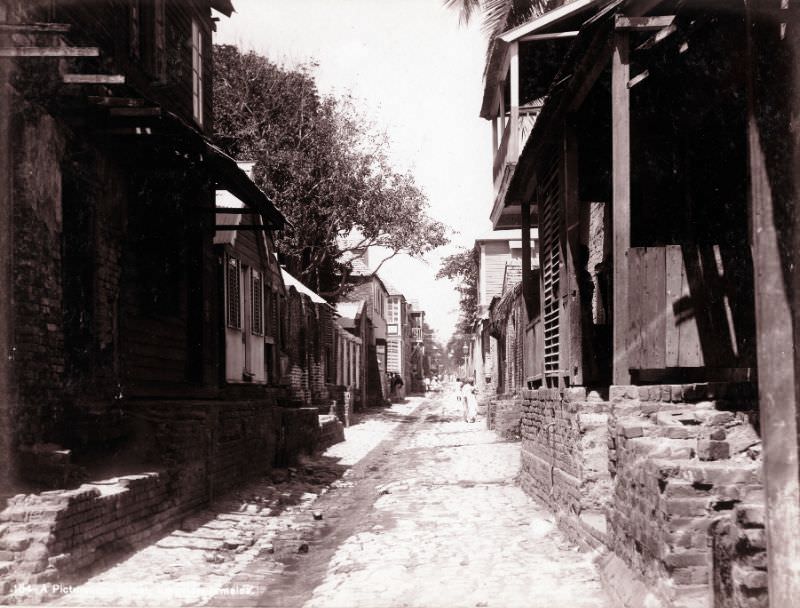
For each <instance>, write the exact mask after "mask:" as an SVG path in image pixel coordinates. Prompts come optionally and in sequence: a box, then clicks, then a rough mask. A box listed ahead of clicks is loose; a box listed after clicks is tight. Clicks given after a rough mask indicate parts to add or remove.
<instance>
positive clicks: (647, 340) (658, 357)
mask: <svg viewBox="0 0 800 608" xmlns="http://www.w3.org/2000/svg"><path fill="white" fill-rule="evenodd" d="M643 261H644V264H643V271H644V278H645V280H646V283H647V285H648V291H649V298H648V299H647V301H646V302H645V306H644V307H643V310H644V314H645V315H646V317H645V321H646V325H645V334H644V336H643V344H644V353H645V367H646V368H647V369H663V368H664V366H665V363H666V353H665V350H666V317H665V316H664V308H665V306H666V304H665V302H666V298H667V289H666V268H665V266H666V261H665V250H664V248H663V247H648V248H647V249H646V250H645V254H644V260H643Z"/></svg>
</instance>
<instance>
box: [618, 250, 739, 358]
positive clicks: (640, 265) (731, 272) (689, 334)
mask: <svg viewBox="0 0 800 608" xmlns="http://www.w3.org/2000/svg"><path fill="white" fill-rule="evenodd" d="M741 257H742V256H741V252H732V251H725V250H724V248H721V247H720V246H719V245H704V246H701V245H683V246H680V245H671V246H666V247H633V248H631V249H630V251H629V256H628V260H629V272H630V280H631V286H633V287H634V289H631V291H630V294H629V300H628V314H629V315H630V324H629V331H628V353H629V366H630V369H634V370H657V369H668V368H693V367H709V368H748V367H754V366H755V361H754V359H753V343H754V340H753V337H752V336H753V323H752V314H753V312H752V311H753V306H752V291H750V290H748V289H747V286H746V285H743V284H742V283H743V280H742V279H741V275H742V274H743V273H740V272H737V269H736V268H733V269H731V268H727V269H726V267H725V265H726V263H727V264H729V263H730V261H731V260H734V261H735V260H740V259H741ZM734 263H735V262H734ZM726 270H727V275H728V276H726ZM748 293H749V294H750V295H749V296H748Z"/></svg>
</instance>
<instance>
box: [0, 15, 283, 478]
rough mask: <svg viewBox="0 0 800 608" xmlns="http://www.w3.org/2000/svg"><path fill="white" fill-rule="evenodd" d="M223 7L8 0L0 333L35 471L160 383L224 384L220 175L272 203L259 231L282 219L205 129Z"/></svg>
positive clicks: (78, 452)
mask: <svg viewBox="0 0 800 608" xmlns="http://www.w3.org/2000/svg"><path fill="white" fill-rule="evenodd" d="M212 9H216V10H217V11H219V12H221V14H223V15H229V14H230V13H231V11H232V6H231V4H230V2H228V1H226V0H191V1H185V2H184V1H181V2H178V1H173V0H163V1H153V2H147V3H139V2H131V3H118V2H112V1H111V0H109V1H107V2H105V1H98V2H92V3H82V2H68V1H64V2H61V1H42V2H12V1H6V2H3V3H2V4H0V66H2V72H3V74H2V75H3V82H4V87H5V88H4V89H3V90H4V93H3V95H2V106H0V124H2V134H3V141H2V144H3V153H2V155H0V163H1V164H2V172H0V174H1V175H2V184H0V187H1V188H2V190H3V192H4V195H3V196H2V203H1V204H0V205H1V206H2V221H0V225H2V230H3V231H4V238H3V239H2V243H3V245H2V246H3V251H2V253H0V258H2V259H3V264H4V268H3V272H4V274H5V276H6V277H7V278H8V279H9V281H8V284H9V286H10V288H9V289H8V290H6V291H4V294H3V297H2V298H1V299H2V300H3V305H2V309H1V310H0V312H2V317H3V318H2V327H3V328H4V329H3V331H2V332H0V333H2V339H3V347H4V348H6V347H7V350H8V352H9V353H13V356H12V358H11V359H12V360H9V361H8V362H4V366H3V369H2V370H1V371H2V374H0V375H2V377H3V386H4V387H5V389H4V390H5V391H6V392H7V395H6V396H7V397H8V400H6V399H3V402H4V404H11V405H10V406H8V405H6V406H4V407H6V408H7V409H6V410H5V412H4V414H5V417H6V419H7V420H8V425H7V426H6V425H4V428H5V429H6V430H7V432H8V433H10V436H11V437H13V440H12V441H11V442H10V443H13V446H10V447H9V450H10V452H11V453H13V454H14V455H15V458H14V460H15V462H16V463H17V465H18V466H17V472H18V473H19V474H21V475H23V476H26V477H27V478H28V479H29V480H31V481H37V482H41V483H44V484H56V485H61V484H64V483H66V478H65V477H64V475H66V476H67V477H69V474H68V473H64V470H63V469H64V467H61V466H60V465H59V466H57V467H50V466H49V465H47V464H46V463H43V462H41V458H39V456H37V455H38V454H41V453H42V450H43V449H44V448H42V447H41V446H43V445H49V446H51V448H50V449H52V447H53V446H55V447H59V446H63V447H66V448H69V449H72V450H73V452H72V457H73V460H74V461H75V462H77V463H78V464H86V465H91V463H93V462H97V454H98V453H117V452H119V450H121V449H122V446H123V445H125V444H126V442H127V441H128V439H130V437H131V436H132V433H133V427H134V426H135V424H136V423H135V420H136V419H137V417H138V416H140V414H141V415H144V412H145V410H149V408H150V407H152V404H154V403H156V402H157V401H158V400H163V399H180V400H183V401H184V402H186V401H187V400H192V399H201V400H213V399H219V398H221V397H223V396H224V394H223V389H224V388H225V387H224V384H225V383H224V382H221V380H223V379H224V377H225V376H224V372H223V370H224V355H223V350H222V349H221V348H220V339H219V337H220V328H221V327H223V319H224V318H225V316H224V309H223V307H222V304H223V300H224V298H223V292H222V283H221V281H220V276H219V266H218V264H217V257H216V252H215V250H214V243H213V238H214V234H215V220H214V218H215V215H216V213H215V211H216V210H215V203H214V199H215V191H216V190H217V189H224V190H227V191H228V192H230V193H232V195H233V196H235V197H236V198H237V199H238V200H240V201H242V202H243V204H244V205H246V207H247V210H248V212H249V213H250V214H251V216H250V217H258V218H260V219H259V220H258V221H257V222H254V223H257V224H258V228H257V230H259V231H260V232H258V233H257V234H258V235H260V236H263V235H264V232H263V230H264V229H270V230H272V229H280V228H281V227H282V226H283V222H284V220H283V217H282V216H281V214H280V213H279V212H278V211H277V210H276V209H275V208H274V206H273V205H272V204H271V202H270V201H269V200H268V199H267V198H266V196H265V195H264V194H263V193H262V192H261V191H260V190H259V189H258V188H257V187H256V186H255V185H254V184H253V182H252V181H251V180H250V179H249V177H248V176H247V174H246V173H245V172H244V171H242V170H241V169H240V168H239V167H238V166H237V164H236V162H235V161H234V160H233V159H231V158H230V157H228V156H227V155H226V154H225V153H224V152H222V151H221V150H219V149H218V148H216V147H215V146H214V145H212V144H211V143H210V142H209V140H208V139H207V134H209V133H210V132H211V127H212V123H213V116H212V104H211V91H212V78H213V66H212V61H211V35H212V32H213V30H214V24H215V21H214V19H215V18H216V17H213V16H212ZM243 228H245V226H243V225H238V226H237V229H238V230H237V232H240V231H241V229H243ZM249 238H250V236H247V237H243V239H249ZM262 253H264V254H266V250H264V251H263V252H262ZM263 259H264V260H265V261H266V262H269V259H268V256H267V257H264V258H263ZM265 268H266V267H265ZM265 278H266V277H265ZM272 285H276V284H275V283H272ZM244 314H245V315H246V314H247V312H246V311H245V312H244ZM265 328H266V326H265ZM265 342H266V340H265ZM259 352H260V351H259V349H257V348H254V349H253V350H252V351H251V354H252V356H257V355H258V353H259ZM266 352H268V351H267V350H266V349H265V350H264V351H263V352H262V353H261V354H262V355H263V354H264V353H266ZM4 360H5V358H4ZM253 366H255V367H258V368H262V369H263V368H264V366H263V365H258V364H257V363H255V362H253ZM254 377H256V376H254ZM145 400H146V401H145ZM168 411H175V410H170V408H162V409H161V412H162V413H163V412H168ZM37 446H38V447H37ZM45 451H47V450H45ZM231 478H232V479H233V478H235V477H231Z"/></svg>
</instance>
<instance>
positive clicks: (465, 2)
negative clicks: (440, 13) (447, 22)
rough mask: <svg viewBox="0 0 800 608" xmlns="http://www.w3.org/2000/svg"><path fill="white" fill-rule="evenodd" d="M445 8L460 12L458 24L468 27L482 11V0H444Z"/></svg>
mask: <svg viewBox="0 0 800 608" xmlns="http://www.w3.org/2000/svg"><path fill="white" fill-rule="evenodd" d="M444 6H445V8H448V9H451V10H455V11H458V22H459V24H461V25H467V24H468V23H469V22H470V19H472V17H473V15H475V13H477V12H478V11H480V10H481V0H444Z"/></svg>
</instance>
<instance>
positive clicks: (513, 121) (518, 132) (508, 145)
mask: <svg viewBox="0 0 800 608" xmlns="http://www.w3.org/2000/svg"><path fill="white" fill-rule="evenodd" d="M539 107H540V106H539V105H536V106H534V105H531V106H530V107H523V108H520V109H519V112H518V113H515V114H511V115H509V116H508V117H507V118H504V120H503V122H504V123H505V128H504V129H503V134H502V137H501V138H500V143H499V145H498V146H497V147H496V148H495V150H494V166H493V172H492V176H493V178H494V196H495V203H497V202H498V200H497V199H498V197H501V198H502V195H503V194H504V192H505V188H506V187H507V186H508V180H509V179H510V178H511V175H512V174H513V169H514V167H515V166H516V164H517V160H519V155H520V152H521V151H522V149H523V148H524V147H525V144H526V143H527V141H528V137H529V136H530V134H531V131H532V130H533V125H534V123H535V122H536V116H537V115H538V114H539ZM500 203H501V204H503V201H500Z"/></svg>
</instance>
